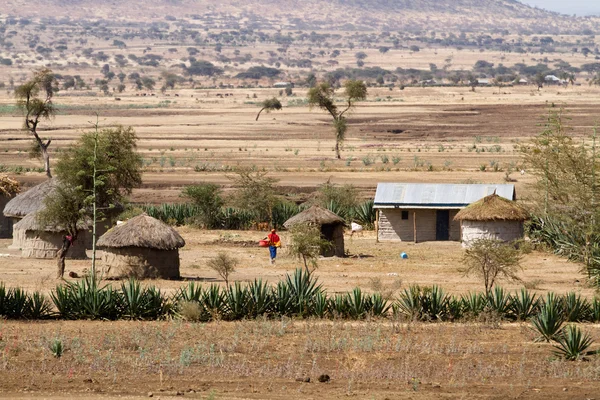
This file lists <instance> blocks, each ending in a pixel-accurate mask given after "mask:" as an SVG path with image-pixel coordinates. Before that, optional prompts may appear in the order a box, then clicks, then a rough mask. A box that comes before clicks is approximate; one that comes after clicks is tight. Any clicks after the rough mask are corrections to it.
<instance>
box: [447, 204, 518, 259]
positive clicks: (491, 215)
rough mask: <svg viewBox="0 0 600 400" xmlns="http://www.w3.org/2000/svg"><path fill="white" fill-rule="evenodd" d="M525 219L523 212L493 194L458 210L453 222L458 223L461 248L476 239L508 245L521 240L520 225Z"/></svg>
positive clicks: (515, 205)
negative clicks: (497, 241) (460, 232)
mask: <svg viewBox="0 0 600 400" xmlns="http://www.w3.org/2000/svg"><path fill="white" fill-rule="evenodd" d="M528 218H529V215H528V213H527V211H525V210H524V209H523V208H522V207H521V206H519V205H518V204H517V203H515V202H514V201H510V200H507V199H505V198H503V197H500V196H498V195H497V194H492V195H490V196H486V197H484V198H483V199H481V200H479V201H477V202H475V203H473V204H471V205H469V206H468V207H466V208H464V209H463V210H461V211H460V212H459V213H458V214H457V215H456V217H454V219H455V220H456V221H459V222H460V224H461V230H462V243H463V246H464V247H469V246H471V244H472V243H473V242H475V241H477V240H480V239H494V240H501V241H504V242H512V241H514V240H518V239H521V238H522V237H523V224H524V222H525V221H526V220H527V219H528Z"/></svg>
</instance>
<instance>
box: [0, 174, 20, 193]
mask: <svg viewBox="0 0 600 400" xmlns="http://www.w3.org/2000/svg"><path fill="white" fill-rule="evenodd" d="M20 191H21V186H20V185H19V182H17V181H15V180H14V179H11V178H9V177H8V176H6V175H0V196H6V197H12V196H14V195H15V194H17V193H19V192H20Z"/></svg>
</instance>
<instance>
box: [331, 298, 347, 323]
mask: <svg viewBox="0 0 600 400" xmlns="http://www.w3.org/2000/svg"><path fill="white" fill-rule="evenodd" d="M329 310H330V311H331V314H332V315H333V316H334V317H335V318H346V317H347V316H348V302H347V298H346V296H343V295H341V294H336V295H335V296H333V297H332V298H330V299H329Z"/></svg>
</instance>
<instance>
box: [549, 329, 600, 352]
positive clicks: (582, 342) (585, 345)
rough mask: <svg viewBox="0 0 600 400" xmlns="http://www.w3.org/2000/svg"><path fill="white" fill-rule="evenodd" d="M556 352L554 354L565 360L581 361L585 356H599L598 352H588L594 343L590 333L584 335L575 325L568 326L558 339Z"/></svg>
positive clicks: (555, 346)
mask: <svg viewBox="0 0 600 400" xmlns="http://www.w3.org/2000/svg"><path fill="white" fill-rule="evenodd" d="M555 340H556V344H555V345H554V348H555V349H556V350H554V351H553V353H554V354H555V355H556V356H559V357H561V358H564V359H565V360H570V361H574V360H580V359H582V358H584V357H585V356H588V355H592V354H597V353H598V352H597V351H588V349H589V347H590V346H591V344H592V343H593V342H594V341H593V340H592V338H591V337H590V335H589V334H588V333H585V334H582V333H581V330H580V329H579V328H578V327H577V326H575V325H568V326H567V327H566V328H565V329H564V331H563V333H562V334H561V335H559V336H558V337H556V339H555Z"/></svg>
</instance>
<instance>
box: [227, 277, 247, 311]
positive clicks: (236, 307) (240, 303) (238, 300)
mask: <svg viewBox="0 0 600 400" xmlns="http://www.w3.org/2000/svg"><path fill="white" fill-rule="evenodd" d="M249 297H250V296H249V293H248V288H246V287H242V285H241V284H240V283H239V282H235V283H234V284H233V286H229V287H228V288H227V290H225V296H224V300H225V304H226V309H227V314H225V317H226V318H227V319H229V320H238V319H243V318H245V317H246V316H248V314H249V307H248V303H249Z"/></svg>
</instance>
